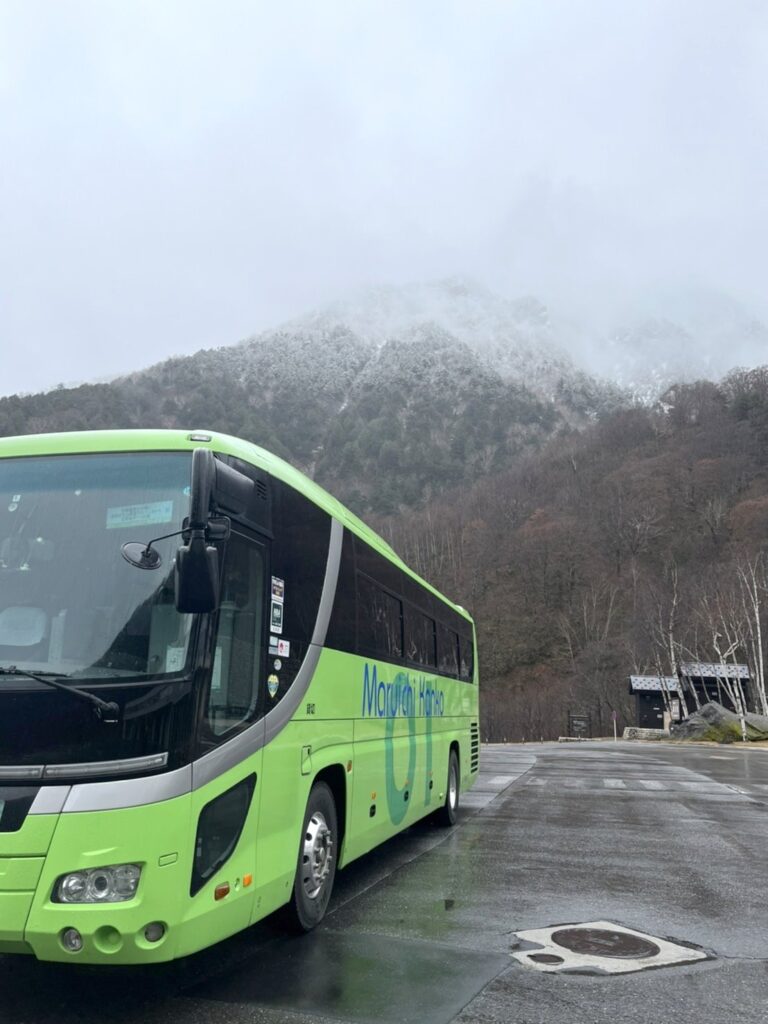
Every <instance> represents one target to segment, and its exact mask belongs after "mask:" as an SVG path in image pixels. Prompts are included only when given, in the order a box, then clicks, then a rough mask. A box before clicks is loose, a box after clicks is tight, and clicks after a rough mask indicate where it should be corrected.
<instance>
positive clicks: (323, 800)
mask: <svg viewBox="0 0 768 1024" xmlns="http://www.w3.org/2000/svg"><path fill="white" fill-rule="evenodd" d="M337 845H338V824H337V815H336V803H335V801H334V799H333V793H332V792H331V789H330V786H328V785H327V784H326V783H325V782H316V783H315V785H314V786H313V787H312V790H311V792H310V794H309V800H308V801H307V809H306V811H305V813H304V827H303V828H302V832H301V841H300V842H299V858H298V862H297V865H296V877H295V879H294V883H293V893H292V894H291V901H290V903H289V904H288V906H287V908H286V911H287V918H288V924H289V926H290V927H291V929H292V930H293V931H298V932H309V931H311V930H312V929H313V928H314V927H315V926H316V925H318V924H319V923H320V922H321V921H322V919H323V916H324V915H325V911H326V908H327V907H328V901H329V900H330V898H331V890H332V889H333V880H334V878H335V876H336V851H337Z"/></svg>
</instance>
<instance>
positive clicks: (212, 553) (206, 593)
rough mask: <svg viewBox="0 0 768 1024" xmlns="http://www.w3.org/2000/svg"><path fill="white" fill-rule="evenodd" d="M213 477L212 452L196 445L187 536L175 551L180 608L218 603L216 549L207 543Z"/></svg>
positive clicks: (210, 606)
mask: <svg viewBox="0 0 768 1024" xmlns="http://www.w3.org/2000/svg"><path fill="white" fill-rule="evenodd" d="M215 480H216V463H215V459H214V457H213V452H212V451H210V450H209V449H207V448H195V450H194V451H193V452H192V479H191V481H190V499H189V519H188V520H187V521H186V524H185V525H186V526H187V528H188V529H189V540H188V542H187V543H186V544H182V545H181V547H180V548H179V550H178V551H177V553H176V571H175V573H174V589H175V599H176V608H177V610H178V611H180V612H212V611H213V610H214V609H215V608H217V607H218V604H219V553H218V551H217V550H216V548H215V547H213V545H212V544H209V543H208V540H207V538H206V532H207V527H208V522H209V519H210V507H211V498H212V495H213V488H214V485H215Z"/></svg>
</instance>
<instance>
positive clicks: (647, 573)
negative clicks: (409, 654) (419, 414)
mask: <svg viewBox="0 0 768 1024" xmlns="http://www.w3.org/2000/svg"><path fill="white" fill-rule="evenodd" d="M375 525H376V526H377V527H378V528H379V529H380V530H381V532H383V533H384V534H385V535H386V536H387V537H388V538H389V539H390V541H391V542H392V543H393V545H394V546H395V548H396V549H397V550H399V552H400V553H401V554H402V555H403V557H404V558H405V559H406V561H408V562H409V563H410V564H412V565H413V566H414V567H415V568H416V569H417V570H418V571H419V572H421V573H422V574H423V575H424V576H426V577H427V578H429V579H430V580H433V581H434V582H435V583H436V584H437V586H439V587H440V588H441V589H442V590H443V591H444V592H445V593H446V594H448V595H450V596H452V597H453V598H454V599H455V600H457V601H458V602H459V603H461V604H463V605H465V606H466V607H467V608H469V609H470V610H471V611H472V613H473V614H474V616H475V618H476V621H477V627H478V634H479V653H480V659H481V661H480V667H481V676H482V680H483V689H484V699H483V708H482V715H483V722H482V728H483V736H484V737H488V738H490V739H494V740H500V739H505V738H506V739H508V740H521V739H536V740H538V739H539V738H541V737H543V738H544V739H548V738H553V737H556V736H557V735H559V734H562V733H563V732H564V731H565V727H566V716H567V714H568V712H569V711H574V712H583V711H586V712H589V713H591V715H592V718H593V727H594V728H595V731H596V734H606V733H608V732H609V731H610V730H611V728H612V722H611V713H612V711H614V710H615V711H617V712H618V718H619V727H622V726H623V725H625V724H629V723H631V722H632V708H631V705H630V697H629V694H628V678H627V677H628V676H629V675H630V674H644V673H650V674H657V673H661V674H665V675H671V674H674V672H675V670H676V667H677V664H678V663H679V662H680V661H682V660H696V661H712V662H719V661H725V662H731V661H738V662H747V663H748V664H749V665H750V670H751V672H752V674H753V678H755V677H757V678H758V679H759V678H762V677H763V663H764V660H765V657H766V651H765V646H766V640H767V639H768V556H767V554H766V552H767V549H768V368H766V367H763V368H760V369H755V370H751V371H741V372H734V373H732V374H731V375H729V376H728V377H727V378H726V379H725V380H724V381H723V382H722V383H721V384H714V383H710V382H700V383H696V384H690V385H684V386H677V387H674V388H672V389H670V390H669V391H668V392H667V393H666V394H665V395H664V396H663V399H662V400H661V401H660V402H659V403H658V404H657V405H656V406H654V407H652V408H649V407H643V406H638V407H634V408H628V409H624V410H621V411H616V412H613V413H611V414H608V415H606V416H604V417H603V418H602V419H601V420H600V422H598V423H596V424H595V425H594V426H593V427H592V428H590V429H588V430H586V431H583V432H581V433H576V432H574V433H572V434H571V435H570V436H568V437H566V438H563V437H560V438H558V439H556V440H553V441H551V442H550V443H549V445H548V446H547V447H546V448H545V450H543V451H542V452H540V453H537V454H536V455H528V456H526V457H525V458H523V459H522V460H521V462H520V463H519V464H518V465H516V466H515V467H513V468H511V469H508V470H505V471H503V472H501V473H498V474H496V475H494V476H493V477H488V478H485V479H483V480H480V481H478V482H477V483H475V484H474V485H473V486H471V487H461V488H459V489H455V490H453V491H451V492H450V493H446V494H443V495H441V496H440V497H439V498H437V499H435V500H434V501H432V502H431V503H429V504H428V505H427V506H425V507H423V508H422V509H420V510H419V511H417V512H408V513H405V514H400V515H398V516H394V517H389V518H386V519H381V520H379V521H378V522H377V523H376V524H375ZM758 710H760V709H758Z"/></svg>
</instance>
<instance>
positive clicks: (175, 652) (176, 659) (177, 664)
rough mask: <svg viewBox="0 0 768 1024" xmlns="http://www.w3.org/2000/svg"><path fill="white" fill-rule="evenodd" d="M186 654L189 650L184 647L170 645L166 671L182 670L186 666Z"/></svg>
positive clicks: (166, 656) (167, 653)
mask: <svg viewBox="0 0 768 1024" xmlns="http://www.w3.org/2000/svg"><path fill="white" fill-rule="evenodd" d="M186 654H187V651H186V648H184V647H169V648H168V649H167V651H166V652H165V671H166V672H181V670H182V669H183V668H184V660H185V658H186Z"/></svg>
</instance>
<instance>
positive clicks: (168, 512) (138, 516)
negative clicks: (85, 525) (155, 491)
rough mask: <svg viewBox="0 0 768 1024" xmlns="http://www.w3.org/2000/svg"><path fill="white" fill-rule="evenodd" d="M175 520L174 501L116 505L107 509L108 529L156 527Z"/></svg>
mask: <svg viewBox="0 0 768 1024" xmlns="http://www.w3.org/2000/svg"><path fill="white" fill-rule="evenodd" d="M172 520H173V502H172V501H148V502H145V503H144V504H143V505H115V507H114V508H108V509H107V529H108V530H119V529H122V528H123V527H126V526H154V525H155V524H156V523H170V522H171V521H172Z"/></svg>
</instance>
